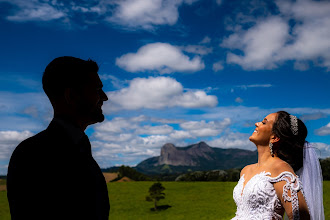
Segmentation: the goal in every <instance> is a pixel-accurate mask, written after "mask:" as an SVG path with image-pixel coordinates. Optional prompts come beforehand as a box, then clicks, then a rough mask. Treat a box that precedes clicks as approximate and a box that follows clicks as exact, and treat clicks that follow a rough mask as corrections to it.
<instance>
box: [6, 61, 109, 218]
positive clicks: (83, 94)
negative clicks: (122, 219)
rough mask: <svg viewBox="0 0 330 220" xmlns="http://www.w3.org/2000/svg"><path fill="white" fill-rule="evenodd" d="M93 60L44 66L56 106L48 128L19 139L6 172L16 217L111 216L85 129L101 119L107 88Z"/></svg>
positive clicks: (47, 90)
mask: <svg viewBox="0 0 330 220" xmlns="http://www.w3.org/2000/svg"><path fill="white" fill-rule="evenodd" d="M97 72H98V65H97V64H96V62H94V61H92V60H87V61H86V60H82V59H79V58H75V57H68V56H66V57H58V58H56V59H54V60H53V61H52V62H51V63H49V64H48V66H47V67H46V69H45V72H44V74H43V77H42V84H43V89H44V91H45V93H46V95H47V96H48V98H49V100H50V102H51V104H52V106H53V109H54V118H53V120H52V121H51V122H50V124H49V126H48V128H47V129H46V130H44V131H42V132H40V133H38V134H37V135H35V136H33V137H30V138H28V139H26V140H24V141H23V142H22V143H20V144H19V145H18V146H17V147H16V149H15V150H14V152H13V154H12V156H11V159H10V163H9V167H8V175H7V190H8V191H7V196H8V201H9V206H10V213H11V218H12V220H16V219H43V220H44V219H58V220H59V219H61V220H62V219H70V220H72V219H77V220H82V219H83V220H84V219H86V220H87V219H88V220H93V219H97V220H106V219H108V218H109V211H110V204H109V197H108V190H107V185H106V182H105V179H104V177H103V175H102V172H101V170H100V167H99V166H98V164H97V163H96V162H95V160H94V159H93V157H92V154H91V145H90V142H89V140H88V137H87V136H86V134H85V133H84V130H85V129H86V128H87V126H88V125H91V124H94V123H97V122H102V121H103V120H104V115H103V113H102V109H101V107H102V104H103V102H104V101H107V100H108V97H107V96H106V94H105V93H104V91H103V90H102V86H103V85H102V82H101V80H100V78H99V76H98V74H97Z"/></svg>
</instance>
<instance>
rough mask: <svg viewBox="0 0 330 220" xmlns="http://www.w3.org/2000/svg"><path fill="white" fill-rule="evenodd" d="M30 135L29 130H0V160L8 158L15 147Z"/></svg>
mask: <svg viewBox="0 0 330 220" xmlns="http://www.w3.org/2000/svg"><path fill="white" fill-rule="evenodd" d="M32 135H33V134H32V133H31V132H30V131H22V132H19V131H0V160H9V158H10V155H11V154H12V152H13V151H14V149H15V147H16V146H17V145H18V144H19V143H20V142H21V141H23V140H25V139H27V138H28V137H31V136H32Z"/></svg>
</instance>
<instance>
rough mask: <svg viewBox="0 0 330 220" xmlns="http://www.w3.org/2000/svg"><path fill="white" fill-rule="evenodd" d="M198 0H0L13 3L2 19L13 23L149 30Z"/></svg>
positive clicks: (170, 21)
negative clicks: (113, 25) (29, 22)
mask: <svg viewBox="0 0 330 220" xmlns="http://www.w3.org/2000/svg"><path fill="white" fill-rule="evenodd" d="M196 1H198V0H122V1H117V0H95V1H74V2H72V1H70V2H66V1H56V0H51V1H48V0H47V1H43V0H33V1H25V0H1V1H0V2H7V3H9V4H11V5H13V6H14V9H13V10H10V11H9V12H8V14H9V15H7V17H6V19H7V20H9V21H15V22H27V21H34V22H49V21H59V23H60V24H65V25H66V26H67V27H69V28H72V27H73V26H77V25H78V27H79V26H81V27H84V26H86V25H93V24H98V23H111V24H115V25H117V26H120V27H123V28H126V29H130V30H132V29H145V30H153V29H155V27H157V26H159V25H174V24H176V23H177V21H178V18H179V11H178V9H179V7H180V6H181V5H184V4H186V5H191V4H193V3H194V2H196Z"/></svg>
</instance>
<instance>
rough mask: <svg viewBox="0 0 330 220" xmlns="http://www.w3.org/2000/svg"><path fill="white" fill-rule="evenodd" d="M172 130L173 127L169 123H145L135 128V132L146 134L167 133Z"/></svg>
mask: <svg viewBox="0 0 330 220" xmlns="http://www.w3.org/2000/svg"><path fill="white" fill-rule="evenodd" d="M172 131H173V127H171V126H169V125H160V126H150V125H145V126H143V127H140V128H138V129H137V130H136V133H137V134H147V135H150V134H152V135H157V134H158V135H164V134H169V133H171V132H172Z"/></svg>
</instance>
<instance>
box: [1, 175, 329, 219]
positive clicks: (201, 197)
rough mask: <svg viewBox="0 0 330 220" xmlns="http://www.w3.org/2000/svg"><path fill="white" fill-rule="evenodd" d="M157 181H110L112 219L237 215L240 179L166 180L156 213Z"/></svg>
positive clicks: (5, 213) (5, 215) (4, 215)
mask: <svg viewBox="0 0 330 220" xmlns="http://www.w3.org/2000/svg"><path fill="white" fill-rule="evenodd" d="M153 183H154V182H147V181H141V182H112V183H108V190H109V197H110V204H111V211H110V219H111V220H114V219H118V220H122V219H125V220H130V219H131V220H139V219H141V220H142V219H143V220H144V219H148V220H153V219H154V220H165V219H178V220H180V219H190V220H199V219H230V218H232V217H233V216H234V214H235V211H236V206H235V203H234V201H233V198H232V191H233V188H234V186H235V185H236V182H162V185H163V186H164V187H165V191H164V192H165V194H166V195H165V199H163V200H160V202H159V205H160V206H162V205H163V206H165V205H168V206H171V207H170V208H168V209H167V210H163V211H159V212H152V211H151V210H150V208H152V207H153V204H152V203H150V202H147V201H145V197H146V195H147V194H148V189H149V187H150V186H151V185H152V184H153ZM22 184H24V183H22ZM323 188H324V207H325V219H330V209H328V208H326V207H330V181H324V186H323ZM0 219H1V220H10V215H9V207H8V202H7V197H6V191H1V192H0Z"/></svg>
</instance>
